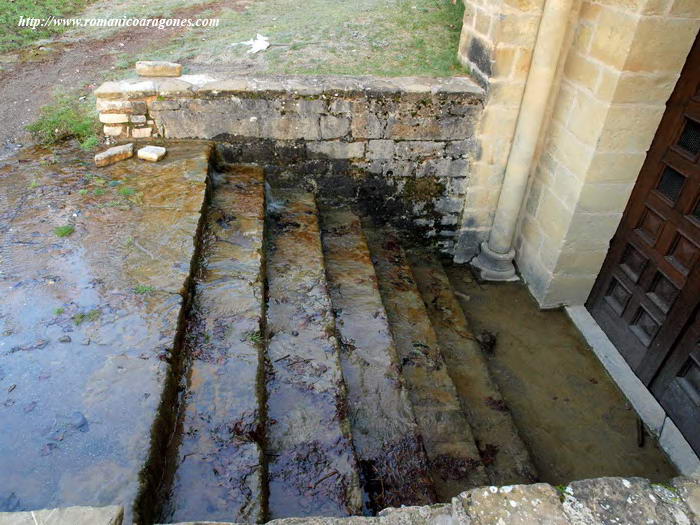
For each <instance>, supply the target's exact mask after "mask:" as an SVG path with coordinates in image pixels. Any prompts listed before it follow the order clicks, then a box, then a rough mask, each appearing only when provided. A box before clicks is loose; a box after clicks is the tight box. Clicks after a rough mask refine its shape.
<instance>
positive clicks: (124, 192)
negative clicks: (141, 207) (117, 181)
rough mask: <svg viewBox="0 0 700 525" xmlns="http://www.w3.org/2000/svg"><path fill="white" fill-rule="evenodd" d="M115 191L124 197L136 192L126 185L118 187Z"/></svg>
mask: <svg viewBox="0 0 700 525" xmlns="http://www.w3.org/2000/svg"><path fill="white" fill-rule="evenodd" d="M117 191H118V192H119V195H123V196H124V197H131V196H132V195H135V194H136V190H135V189H134V188H129V187H128V186H124V187H122V188H119V189H118V190H117Z"/></svg>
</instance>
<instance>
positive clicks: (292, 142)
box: [95, 75, 483, 253]
mask: <svg viewBox="0 0 700 525" xmlns="http://www.w3.org/2000/svg"><path fill="white" fill-rule="evenodd" d="M95 94H96V96H97V99H98V102H97V107H98V110H99V111H100V120H101V121H102V122H103V123H104V132H105V134H107V135H112V136H115V137H120V138H127V137H132V138H143V137H151V136H157V137H164V138H177V139H181V138H204V139H214V140H216V141H217V142H218V143H219V148H218V149H219V153H220V155H221V156H222V157H223V158H224V160H227V159H228V160H231V161H233V160H234V159H235V161H237V162H256V163H259V164H261V165H263V166H264V167H265V168H266V176H267V177H268V180H271V181H272V182H274V183H276V184H277V185H281V186H291V187H299V186H300V185H301V186H308V187H309V189H315V190H317V191H318V192H319V193H320V194H321V195H322V196H323V197H324V198H325V199H326V200H330V201H333V202H336V203H344V202H355V201H357V202H359V204H361V205H363V206H365V207H366V208H370V209H373V210H374V211H375V212H376V211H377V210H379V213H381V214H382V215H384V217H385V218H389V219H392V220H393V221H394V222H396V223H398V224H401V225H404V226H410V227H411V229H416V233H418V234H419V236H421V237H426V238H429V239H432V240H433V241H434V242H435V244H437V245H438V246H439V247H440V248H441V249H442V250H443V251H447V252H450V253H451V252H452V249H453V245H454V239H455V236H456V235H457V229H458V226H459V224H460V222H461V217H462V215H461V213H462V208H463V205H464V197H465V188H466V185H467V183H468V175H469V165H470V163H471V162H472V161H473V158H474V157H475V155H477V150H476V143H475V142H474V140H473V136H474V128H475V126H476V124H477V123H478V121H479V117H480V114H481V110H482V99H483V91H482V89H481V88H479V87H478V86H477V85H476V84H474V83H473V82H472V81H471V80H469V79H468V78H451V79H423V78H396V79H378V78H371V77H353V78H350V77H311V76H296V77H274V76H253V77H248V76H245V77H243V76H241V77H234V78H227V79H219V80H217V79H214V78H211V77H209V76H206V75H184V76H181V77H178V78H162V77H160V78H140V79H135V80H125V81H120V82H107V83H105V84H103V85H102V86H101V87H100V88H98V89H97V90H96V92H95Z"/></svg>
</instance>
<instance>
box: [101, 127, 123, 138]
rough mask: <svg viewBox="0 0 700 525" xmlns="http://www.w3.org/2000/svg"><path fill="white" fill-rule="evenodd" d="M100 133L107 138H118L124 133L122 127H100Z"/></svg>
mask: <svg viewBox="0 0 700 525" xmlns="http://www.w3.org/2000/svg"><path fill="white" fill-rule="evenodd" d="M102 132H103V133H104V134H105V135H107V136H108V137H118V136H119V135H121V134H122V133H123V132H124V126H122V125H116V126H102Z"/></svg>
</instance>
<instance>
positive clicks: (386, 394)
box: [321, 209, 435, 512]
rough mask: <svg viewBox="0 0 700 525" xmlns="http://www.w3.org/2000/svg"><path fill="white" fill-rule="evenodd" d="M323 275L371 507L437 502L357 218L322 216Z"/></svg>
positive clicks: (343, 213)
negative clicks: (326, 282) (331, 306)
mask: <svg viewBox="0 0 700 525" xmlns="http://www.w3.org/2000/svg"><path fill="white" fill-rule="evenodd" d="M321 217H322V227H323V235H322V239H323V249H324V254H325V261H326V274H327V277H328V285H329V289H330V294H331V301H332V303H333V310H334V312H335V316H336V328H337V331H338V335H339V337H340V347H341V353H340V362H341V365H342V370H343V376H344V378H345V384H346V386H347V389H348V417H349V419H350V425H351V427H352V436H353V442H354V445H355V451H356V453H357V457H358V461H359V463H360V468H361V477H362V483H363V488H364V490H365V492H366V493H367V494H368V498H369V502H368V507H369V510H371V511H373V512H377V511H379V510H381V509H384V508H386V507H400V506H401V505H426V504H429V503H433V502H435V491H434V488H433V486H432V481H431V479H430V475H429V473H428V465H427V458H426V456H425V451H424V449H423V442H422V439H421V437H420V433H419V431H418V428H417V425H416V421H415V416H414V414H413V409H412V407H411V403H410V401H409V399H408V395H407V391H406V388H405V386H404V384H403V380H402V378H401V372H400V367H399V358H398V356H397V354H396V348H395V346H394V341H393V339H392V336H391V331H390V329H389V322H388V320H387V315H386V312H385V310H384V305H383V304H382V299H381V296H380V295H379V288H378V285H377V277H376V275H375V272H374V266H373V265H372V260H371V258H370V254H369V249H368V247H367V242H366V240H365V237H364V234H363V232H362V226H361V224H360V220H359V218H358V217H357V216H356V215H354V214H353V213H352V212H351V211H350V210H348V209H340V210H333V211H331V210H327V211H324V212H323V213H322V215H321Z"/></svg>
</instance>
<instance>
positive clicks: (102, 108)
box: [97, 98, 134, 113]
mask: <svg viewBox="0 0 700 525" xmlns="http://www.w3.org/2000/svg"><path fill="white" fill-rule="evenodd" d="M133 107H134V106H133V102H131V101H130V100H108V99H100V98H98V99H97V111H99V112H100V113H132V112H133Z"/></svg>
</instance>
